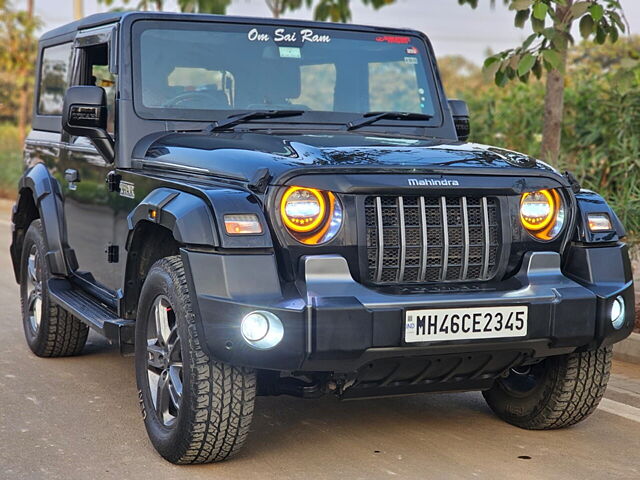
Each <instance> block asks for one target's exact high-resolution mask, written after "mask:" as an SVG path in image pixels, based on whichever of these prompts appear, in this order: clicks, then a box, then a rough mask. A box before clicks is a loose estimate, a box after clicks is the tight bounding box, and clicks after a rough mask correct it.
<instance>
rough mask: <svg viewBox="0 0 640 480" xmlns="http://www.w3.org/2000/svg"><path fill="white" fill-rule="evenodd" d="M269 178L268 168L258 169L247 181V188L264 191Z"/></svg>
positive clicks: (253, 190) (256, 191)
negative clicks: (249, 180)
mask: <svg viewBox="0 0 640 480" xmlns="http://www.w3.org/2000/svg"><path fill="white" fill-rule="evenodd" d="M269 180H271V172H270V171H269V169H268V168H261V169H259V170H258V171H257V172H256V174H255V175H254V176H253V178H252V179H251V182H249V185H247V186H248V187H249V190H251V191H252V192H255V193H264V192H266V191H267V187H268V186H269Z"/></svg>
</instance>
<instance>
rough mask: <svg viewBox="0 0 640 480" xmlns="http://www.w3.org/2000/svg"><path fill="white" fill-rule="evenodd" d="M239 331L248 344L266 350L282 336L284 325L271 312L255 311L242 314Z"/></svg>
mask: <svg viewBox="0 0 640 480" xmlns="http://www.w3.org/2000/svg"><path fill="white" fill-rule="evenodd" d="M240 332H241V333H242V337H243V338H244V339H245V341H246V342H247V343H248V344H249V345H251V346H252V347H254V348H257V349H259V350H266V349H269V348H272V347H275V346H276V345H277V344H278V343H280V341H281V340H282V337H283V336H284V327H283V326H282V322H281V321H280V319H279V318H278V317H277V316H276V315H274V314H273V313H271V312H265V311H255V312H251V313H249V314H247V315H245V316H244V318H243V319H242V322H241V323H240Z"/></svg>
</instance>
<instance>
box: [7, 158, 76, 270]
mask: <svg viewBox="0 0 640 480" xmlns="http://www.w3.org/2000/svg"><path fill="white" fill-rule="evenodd" d="M18 192H19V193H18V200H17V202H16V207H15V208H14V212H13V224H14V232H13V241H12V245H11V254H12V257H13V262H14V269H15V271H16V279H17V280H20V279H19V272H18V269H19V266H18V265H19V261H20V260H19V258H18V257H19V253H20V251H21V250H22V245H18V244H17V243H18V238H17V230H18V229H19V228H20V227H23V228H26V227H27V225H21V223H20V215H21V213H22V212H21V211H20V209H19V206H20V205H21V199H22V196H23V195H32V197H33V202H34V204H35V206H36V209H37V210H38V213H39V215H40V221H41V222H42V228H43V230H44V236H45V242H46V245H47V254H46V260H47V262H48V265H49V269H50V272H51V273H52V274H54V275H62V276H68V275H69V274H70V273H71V272H73V271H74V270H76V269H77V268H78V265H77V260H76V256H75V252H74V251H73V249H71V248H70V247H69V244H68V241H67V228H66V223H65V218H64V200H63V196H62V192H61V190H60V184H59V183H58V181H57V180H56V179H55V178H54V177H52V176H51V174H50V173H49V170H48V168H47V167H46V166H45V165H44V164H43V163H37V164H36V165H34V166H33V167H31V168H29V169H28V170H26V171H25V173H24V174H23V176H22V177H21V178H20V181H19V183H18Z"/></svg>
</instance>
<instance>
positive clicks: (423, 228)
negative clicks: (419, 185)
mask: <svg viewBox="0 0 640 480" xmlns="http://www.w3.org/2000/svg"><path fill="white" fill-rule="evenodd" d="M419 205H420V234H421V240H422V255H420V276H419V277H418V281H420V282H424V277H425V275H426V273H427V255H428V252H429V250H428V247H429V244H428V242H427V211H426V210H427V205H426V203H425V201H424V197H420V202H419Z"/></svg>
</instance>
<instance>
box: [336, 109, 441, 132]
mask: <svg viewBox="0 0 640 480" xmlns="http://www.w3.org/2000/svg"><path fill="white" fill-rule="evenodd" d="M432 118H433V115H428V114H426V113H412V112H368V113H365V114H364V115H362V118H360V119H358V120H355V121H353V122H349V123H347V130H355V129H357V128H360V127H364V126H366V125H371V124H372V123H375V122H377V121H378V120H431V119H432Z"/></svg>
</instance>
